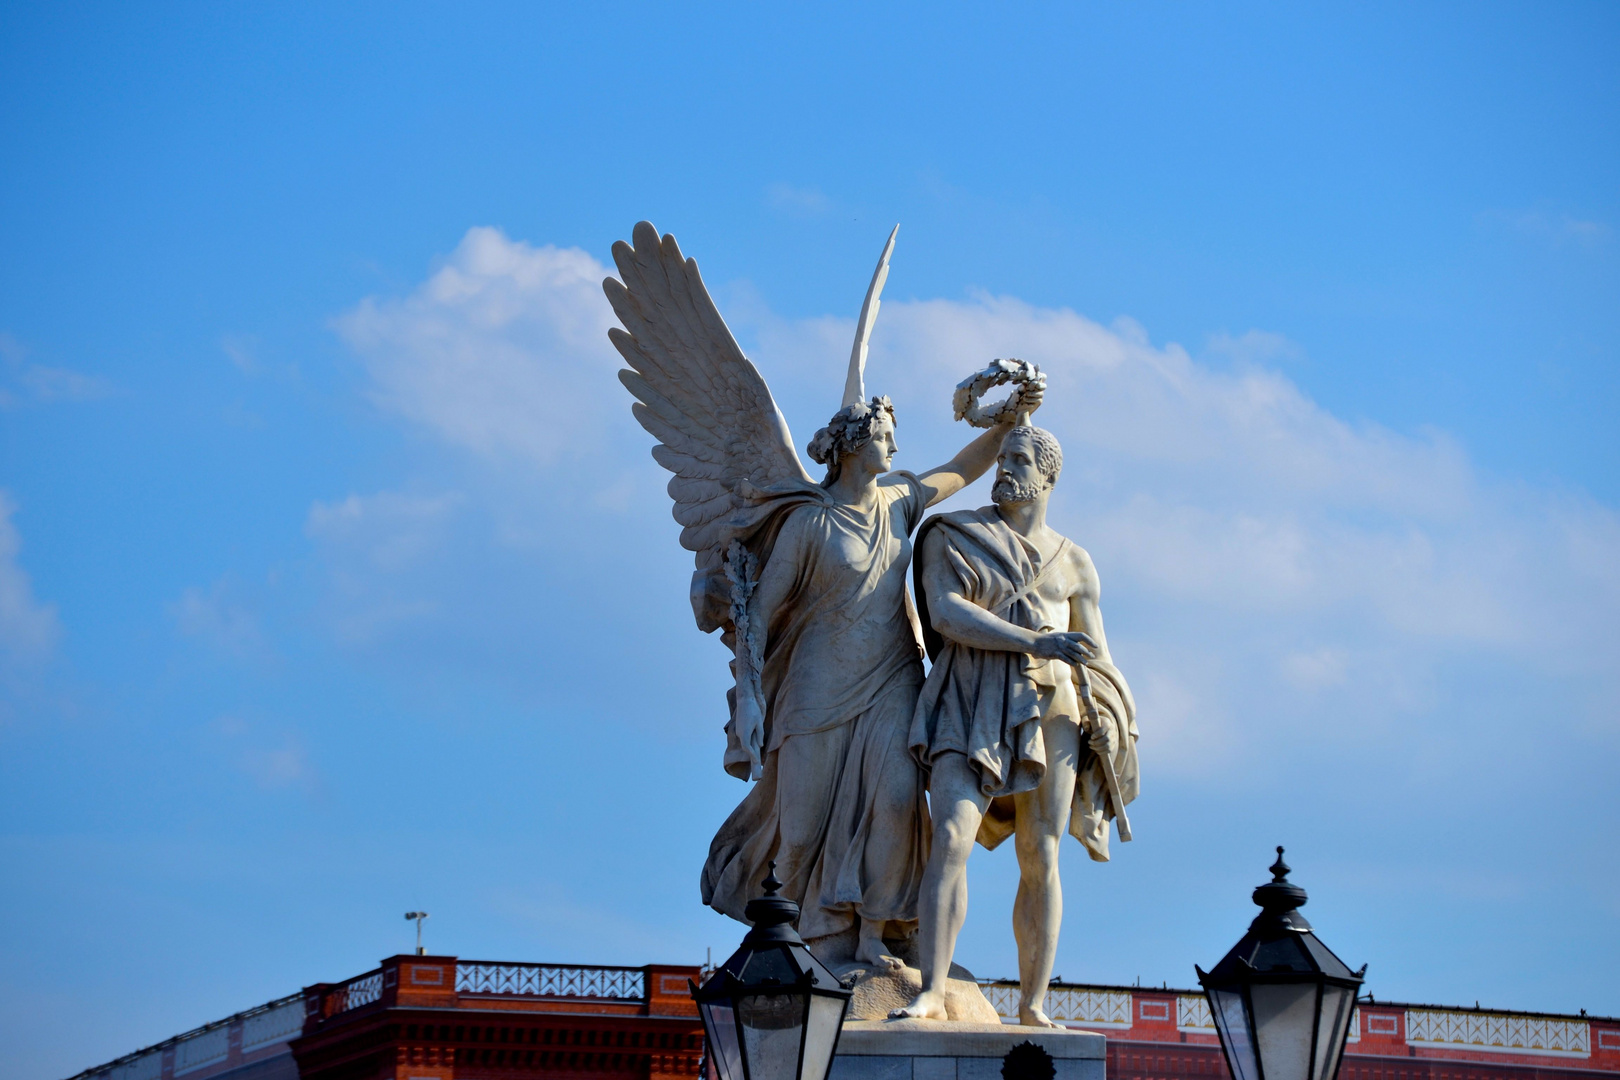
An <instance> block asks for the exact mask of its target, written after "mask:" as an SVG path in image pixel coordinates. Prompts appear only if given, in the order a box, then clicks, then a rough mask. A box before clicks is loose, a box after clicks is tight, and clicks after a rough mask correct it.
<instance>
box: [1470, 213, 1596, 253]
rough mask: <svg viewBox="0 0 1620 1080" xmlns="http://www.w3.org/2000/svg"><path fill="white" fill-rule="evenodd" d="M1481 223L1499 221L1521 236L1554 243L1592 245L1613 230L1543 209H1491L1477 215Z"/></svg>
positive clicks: (1587, 219) (1586, 219)
mask: <svg viewBox="0 0 1620 1080" xmlns="http://www.w3.org/2000/svg"><path fill="white" fill-rule="evenodd" d="M1480 220H1481V221H1484V222H1500V223H1501V224H1504V225H1506V226H1507V227H1508V228H1510V229H1512V230H1513V231H1515V232H1517V233H1520V234H1521V235H1524V236H1528V237H1531V238H1533V239H1536V240H1541V241H1543V242H1545V243H1549V244H1552V245H1554V246H1560V245H1563V244H1571V243H1574V244H1580V245H1582V246H1587V247H1590V246H1593V245H1596V244H1601V243H1603V242H1604V241H1606V240H1608V238H1609V235H1610V233H1611V232H1612V231H1613V230H1611V229H1610V228H1609V226H1608V225H1607V224H1606V223H1605V222H1602V221H1596V220H1592V219H1590V218H1578V217H1574V216H1573V215H1570V214H1559V213H1552V212H1549V211H1546V210H1518V211H1513V210H1493V211H1487V212H1486V213H1484V214H1482V215H1480Z"/></svg>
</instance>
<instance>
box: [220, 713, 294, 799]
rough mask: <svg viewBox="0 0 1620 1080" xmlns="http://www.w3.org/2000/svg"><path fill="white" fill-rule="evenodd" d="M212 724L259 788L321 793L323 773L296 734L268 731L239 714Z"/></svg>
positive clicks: (230, 753) (238, 762) (231, 755)
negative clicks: (317, 768) (311, 759)
mask: <svg viewBox="0 0 1620 1080" xmlns="http://www.w3.org/2000/svg"><path fill="white" fill-rule="evenodd" d="M213 727H214V730H215V732H217V733H218V734H219V735H220V736H222V738H223V742H224V745H225V748H226V749H227V752H228V753H229V755H230V757H231V759H232V762H233V764H234V765H235V766H236V768H237V769H239V770H240V771H241V772H243V773H244V774H246V775H247V776H248V778H249V779H251V780H252V781H253V782H254V783H255V784H257V785H258V786H259V787H260V788H262V789H264V790H266V791H275V790H279V789H282V788H290V787H298V788H302V789H304V790H305V792H306V793H318V791H319V789H320V774H319V772H318V771H317V770H316V768H315V766H314V764H313V763H312V762H311V761H310V758H309V753H308V751H306V750H305V749H304V744H303V741H302V740H301V739H299V738H298V736H297V734H296V733H293V732H286V731H283V732H279V733H277V732H270V731H265V730H262V729H261V727H260V726H259V725H256V724H252V723H249V722H248V721H247V720H246V719H244V718H243V717H241V716H237V715H225V716H221V717H220V718H219V719H218V720H216V721H215V722H214V725H213Z"/></svg>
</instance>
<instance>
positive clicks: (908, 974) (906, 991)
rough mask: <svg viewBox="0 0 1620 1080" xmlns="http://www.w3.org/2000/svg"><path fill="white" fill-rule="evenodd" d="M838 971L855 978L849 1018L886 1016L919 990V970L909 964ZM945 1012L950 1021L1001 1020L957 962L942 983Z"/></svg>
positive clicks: (914, 995)
mask: <svg viewBox="0 0 1620 1080" xmlns="http://www.w3.org/2000/svg"><path fill="white" fill-rule="evenodd" d="M839 974H840V975H841V976H842V977H843V978H845V979H848V978H850V976H854V977H855V984H854V990H855V997H854V998H853V999H852V1000H851V1001H850V1003H849V1018H850V1019H851V1020H884V1019H887V1018H888V1015H889V1014H890V1013H891V1012H893V1011H894V1010H895V1009H901V1008H904V1007H905V1006H907V1005H909V1004H911V1000H912V998H915V997H916V996H917V995H918V994H920V993H922V972H921V971H918V970H917V969H916V968H914V967H911V966H910V965H907V966H905V967H900V968H894V967H883V968H861V967H852V968H848V969H846V970H844V971H841V972H840V973H839ZM945 1011H946V1013H947V1014H948V1015H949V1017H950V1020H949V1022H952V1023H955V1022H966V1023H971V1024H999V1023H1001V1017H1000V1016H999V1015H997V1013H996V1008H995V1006H994V1005H991V1004H990V1002H989V1000H988V999H987V998H986V997H985V996H984V991H982V990H980V989H979V983H978V981H977V980H976V979H974V978H973V973H972V972H970V971H968V970H967V969H966V968H964V967H962V965H961V964H952V965H951V975H950V978H949V979H947V980H946V982H945Z"/></svg>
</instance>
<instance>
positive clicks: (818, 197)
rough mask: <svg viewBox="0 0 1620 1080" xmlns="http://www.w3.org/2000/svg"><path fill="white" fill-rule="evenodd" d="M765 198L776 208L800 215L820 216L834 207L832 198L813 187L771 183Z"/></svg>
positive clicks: (766, 190)
mask: <svg viewBox="0 0 1620 1080" xmlns="http://www.w3.org/2000/svg"><path fill="white" fill-rule="evenodd" d="M765 198H766V200H767V201H768V202H769V203H770V204H771V205H772V206H773V207H775V208H776V209H778V210H785V211H787V212H788V213H790V214H794V215H796V216H799V217H819V216H820V215H822V214H825V213H826V212H827V211H829V210H831V209H832V200H830V199H828V198H827V196H826V195H824V194H822V193H821V191H820V190H818V189H817V188H813V187H795V186H793V185H792V184H780V183H778V184H771V185H770V186H769V187H767V188H766V189H765Z"/></svg>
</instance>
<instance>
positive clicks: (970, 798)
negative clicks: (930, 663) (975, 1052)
mask: <svg viewBox="0 0 1620 1080" xmlns="http://www.w3.org/2000/svg"><path fill="white" fill-rule="evenodd" d="M928 791H929V794H930V796H931V800H930V801H931V803H932V806H931V807H930V809H931V810H932V812H933V817H934V845H933V850H931V851H930V852H929V854H928V867H927V869H926V870H924V871H923V879H922V891H921V893H920V894H919V896H918V898H917V954H918V965H919V966H920V967H921V968H922V993H920V994H918V995H917V996H916V997H915V998H913V999H912V1002H911V1004H910V1005H907V1006H906V1007H905V1008H903V1009H896V1010H894V1011H893V1012H891V1013H890V1014H889V1017H890V1019H900V1018H902V1017H915V1018H918V1019H924V1020H946V1019H949V1017H948V1016H947V1015H946V1013H945V981H946V979H948V978H949V977H950V973H951V958H952V956H954V955H955V953H956V936H957V935H958V934H960V933H961V932H962V923H963V922H964V921H965V920H966V919H967V860H968V855H970V854H971V853H972V852H973V841H974V838H975V837H977V836H978V834H979V822H980V820H981V819H982V818H983V817H984V811H985V808H986V807H988V806H989V805H990V801H989V800H988V799H986V798H985V797H984V796H983V795H981V794H979V777H978V774H977V773H975V772H974V771H973V767H972V766H971V765H969V764H968V759H967V756H966V755H964V754H955V753H946V754H941V755H940V756H939V757H937V758H935V759H934V770H933V776H932V778H931V779H930V781H929V785H928Z"/></svg>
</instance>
